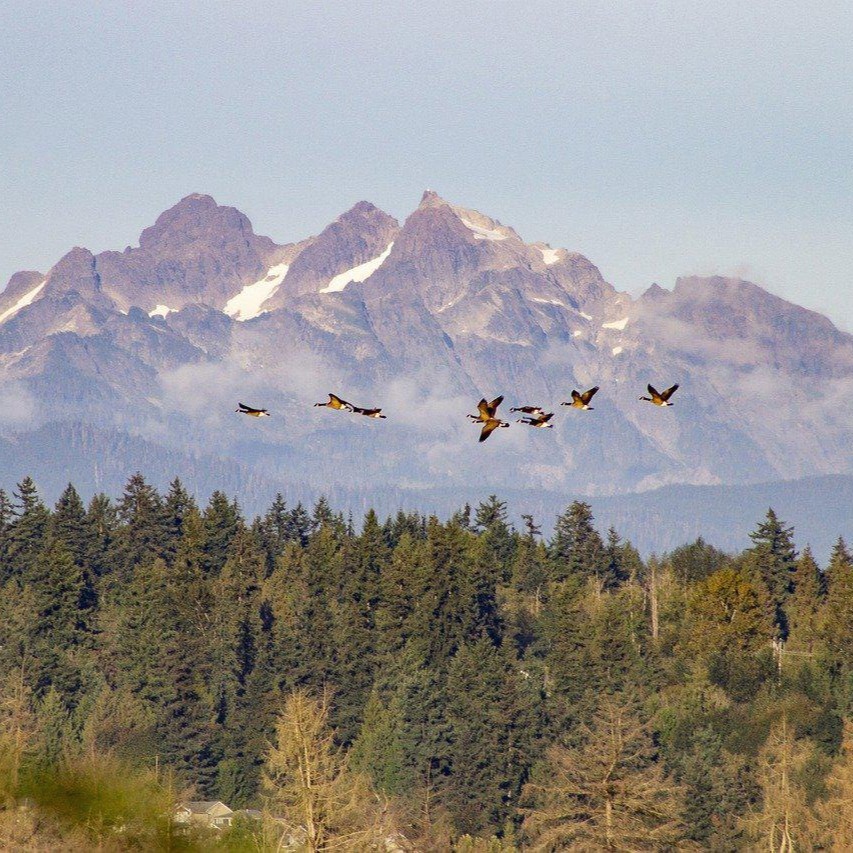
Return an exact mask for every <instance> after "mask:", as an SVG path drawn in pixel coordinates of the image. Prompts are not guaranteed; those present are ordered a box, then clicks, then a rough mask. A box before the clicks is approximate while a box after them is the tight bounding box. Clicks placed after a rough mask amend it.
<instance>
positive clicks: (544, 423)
mask: <svg viewBox="0 0 853 853" xmlns="http://www.w3.org/2000/svg"><path fill="white" fill-rule="evenodd" d="M553 417H554V413H553V412H548V414H547V415H546V414H545V413H544V412H543V414H541V415H539V416H538V417H535V418H519V419H518V421H517V422H518V423H520V424H526V425H527V426H532V427H539V429H554V424H552V423H548V421H550V420H551V418H553Z"/></svg>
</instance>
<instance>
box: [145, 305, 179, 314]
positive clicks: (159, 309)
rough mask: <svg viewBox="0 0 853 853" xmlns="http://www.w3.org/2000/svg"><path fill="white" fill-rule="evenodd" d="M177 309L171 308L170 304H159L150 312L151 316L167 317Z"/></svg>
mask: <svg viewBox="0 0 853 853" xmlns="http://www.w3.org/2000/svg"><path fill="white" fill-rule="evenodd" d="M175 310H177V309H175V308H170V307H169V306H168V305H157V306H156V307H155V308H154V309H152V310H151V311H149V312H148V316H149V317H167V316H168V315H169V314H171V313H172V312H173V311H175Z"/></svg>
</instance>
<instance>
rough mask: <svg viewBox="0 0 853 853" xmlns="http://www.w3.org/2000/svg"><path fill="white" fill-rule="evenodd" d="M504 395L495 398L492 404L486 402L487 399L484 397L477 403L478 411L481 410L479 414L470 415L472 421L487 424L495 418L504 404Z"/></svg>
mask: <svg viewBox="0 0 853 853" xmlns="http://www.w3.org/2000/svg"><path fill="white" fill-rule="evenodd" d="M503 400H504V398H503V394H501V396H500V397H495V399H494V400H492V402H491V403H489V402H487V401H486V398H485V397H483V399H482V400H480V402H479V403H477V409H478V410H479V414H476V415H468V417H469V418H471V420H472V421H477V422H478V423H486V421H488V420H489V419H490V418H493V417H494V416H495V413H496V412H497V410H498V406H500V404H501V403H503Z"/></svg>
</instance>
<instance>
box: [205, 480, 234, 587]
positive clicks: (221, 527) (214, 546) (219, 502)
mask: <svg viewBox="0 0 853 853" xmlns="http://www.w3.org/2000/svg"><path fill="white" fill-rule="evenodd" d="M203 517H204V531H205V541H204V570H205V571H206V572H207V574H209V575H212V576H214V577H215V576H216V575H218V574H219V573H220V572H221V571H222V567H223V566H224V565H225V561H226V559H228V550H229V548H230V547H231V543H232V542H233V541H234V538H235V537H236V536H237V533H238V531H239V530H240V529H241V528H242V527H243V526H244V525H243V519H242V516H241V515H240V508H239V507H238V506H237V502H236V501H229V500H228V498H227V496H226V495H225V494H224V492H220V491H218V490H217V491H215V492H214V493H213V494H212V495H211V496H210V501H208V504H207V506H206V507H205V509H204V516H203Z"/></svg>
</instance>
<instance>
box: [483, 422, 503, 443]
mask: <svg viewBox="0 0 853 853" xmlns="http://www.w3.org/2000/svg"><path fill="white" fill-rule="evenodd" d="M508 426H509V424H508V423H507V422H506V421H502V420H501V419H500V418H487V419H486V420H485V421H483V428H482V430H480V441H481V442H483V441H485V440H486V439H487V438H488V437H489V436H490V435H491V434H492V433H493V432H494V431H495V430H496V429H506V428H507V427H508Z"/></svg>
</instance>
